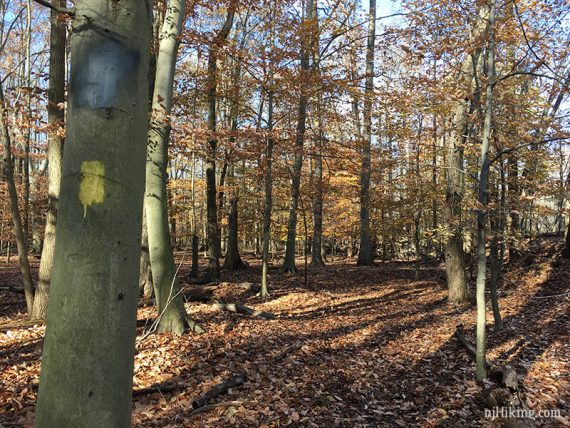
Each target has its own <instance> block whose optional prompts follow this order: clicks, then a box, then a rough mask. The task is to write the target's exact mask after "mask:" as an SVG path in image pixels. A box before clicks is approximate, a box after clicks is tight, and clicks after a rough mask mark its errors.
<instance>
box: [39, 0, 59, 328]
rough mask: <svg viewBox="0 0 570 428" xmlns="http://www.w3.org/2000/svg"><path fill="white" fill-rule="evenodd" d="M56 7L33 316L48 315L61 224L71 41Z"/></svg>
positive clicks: (51, 18)
mask: <svg viewBox="0 0 570 428" xmlns="http://www.w3.org/2000/svg"><path fill="white" fill-rule="evenodd" d="M66 3H67V2H66V0H57V1H56V2H55V4H56V5H57V6H60V7H66V6H67V4H66ZM58 15H59V14H58V13H57V12H56V11H54V10H52V11H51V14H50V24H51V30H50V58H49V84H48V85H49V87H48V107H47V110H48V124H49V127H50V130H49V135H48V212H47V217H46V227H45V232H44V242H43V247H42V256H41V260H40V269H39V278H38V283H37V286H36V293H35V296H34V307H33V310H32V318H33V319H41V318H45V317H46V316H47V307H48V298H49V286H50V281H51V270H52V266H53V256H54V252H55V230H56V224H57V203H58V200H59V187H60V183H61V158H62V156H63V138H62V136H61V135H60V134H61V128H62V126H63V124H64V120H65V113H64V110H63V108H62V106H63V103H64V101H65V66H66V62H65V44H66V40H67V35H66V28H65V22H63V21H62V20H61V19H59V18H58Z"/></svg>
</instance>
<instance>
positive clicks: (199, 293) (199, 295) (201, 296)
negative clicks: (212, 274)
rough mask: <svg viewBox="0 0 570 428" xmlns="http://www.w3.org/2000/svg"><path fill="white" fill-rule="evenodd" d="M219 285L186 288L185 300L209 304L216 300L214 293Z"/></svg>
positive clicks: (184, 291)
mask: <svg viewBox="0 0 570 428" xmlns="http://www.w3.org/2000/svg"><path fill="white" fill-rule="evenodd" d="M218 288H219V285H203V286H200V287H185V288H184V290H183V293H184V298H185V299H186V301H190V302H209V301H210V300H212V299H213V298H214V291H215V290H216V289H218Z"/></svg>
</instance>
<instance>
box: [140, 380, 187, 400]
mask: <svg viewBox="0 0 570 428" xmlns="http://www.w3.org/2000/svg"><path fill="white" fill-rule="evenodd" d="M187 387H188V385H186V384H178V383H167V384H164V385H157V384H155V385H151V386H149V387H148V388H141V389H133V397H139V396H141V395H148V394H154V393H155V392H158V393H161V394H164V393H165V392H175V391H180V390H181V389H186V388H187Z"/></svg>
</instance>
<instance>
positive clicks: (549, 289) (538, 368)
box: [0, 249, 570, 427]
mask: <svg viewBox="0 0 570 428" xmlns="http://www.w3.org/2000/svg"><path fill="white" fill-rule="evenodd" d="M541 250H542V251H541V253H543V254H546V255H545V256H542V257H538V256H537V257H534V258H532V262H531V263H530V264H529V263H528V260H527V261H526V263H525V261H523V262H522V263H520V264H518V265H516V266H515V265H513V266H511V267H510V270H509V272H508V274H507V275H506V276H505V279H504V282H503V286H502V288H501V302H500V303H501V305H502V308H503V316H504V319H505V325H506V329H505V330H504V331H503V332H500V333H495V332H493V331H491V330H490V331H489V355H488V357H489V359H492V360H494V361H495V362H497V363H502V364H504V363H510V364H512V365H513V366H514V367H515V368H516V369H517V372H518V373H519V374H521V375H522V376H524V384H525V388H526V391H527V394H528V399H529V404H530V406H531V407H532V408H533V409H537V410H538V409H561V411H562V417H561V418H559V419H548V420H546V419H545V420H538V421H537V422H538V424H539V425H542V426H567V425H568V424H569V423H570V422H569V410H570V409H569V403H570V384H569V382H568V379H570V373H569V368H570V365H569V352H568V351H569V349H568V343H569V340H568V339H569V337H568V331H569V329H568V327H569V315H568V314H569V313H570V311H569V309H570V298H569V297H568V294H567V293H568V291H569V290H568V279H567V272H568V271H569V270H570V263H569V262H568V261H565V260H563V259H560V258H558V256H557V254H558V253H557V252H555V251H554V250H552V249H551V250H550V252H548V251H544V249H541ZM251 264H252V267H250V268H249V269H248V270H246V271H243V272H239V273H237V274H226V275H225V278H224V280H225V281H227V283H225V284H224V285H223V286H221V287H220V288H219V289H218V290H217V291H216V297H217V298H219V299H221V300H224V301H228V302H231V301H240V302H242V303H244V304H247V305H248V306H251V307H254V308H256V309H262V310H265V311H271V312H274V313H275V314H276V315H277V319H276V320H271V321H265V320H260V319H253V318H249V317H242V316H240V315H236V314H233V313H228V312H220V311H217V310H215V309H214V308H213V307H212V306H211V305H208V304H202V303H187V309H188V311H189V312H190V313H191V315H192V317H193V318H194V319H197V320H198V321H199V322H200V323H201V324H202V325H203V326H204V327H206V328H207V333H205V334H203V335H199V336H197V335H190V334H187V335H183V336H180V337H175V336H174V337H173V336H168V335H164V334H156V335H151V336H149V337H148V338H146V339H144V340H142V341H140V342H139V343H138V344H137V354H136V359H135V376H134V389H135V390H140V389H142V388H148V387H150V386H156V387H158V390H157V392H155V393H150V394H145V395H140V396H136V397H135V398H134V399H133V425H134V426H148V427H159V426H160V427H162V426H188V427H194V426H195V427H198V426H200V427H202V426H226V425H228V426H231V425H235V426H266V427H269V426H307V427H316V426H319V427H334V426H351V427H353V426H402V427H405V426H428V427H429V426H465V427H467V426H469V427H471V426H493V423H492V422H490V421H489V420H485V419H484V418H483V409H484V405H483V403H482V400H481V389H482V385H479V384H477V383H476V382H475V381H474V363H473V361H472V359H471V357H469V356H468V355H467V354H466V352H465V351H464V350H463V349H462V348H461V347H460V346H459V345H458V344H457V342H456V341H455V339H454V338H453V333H454V330H455V326H456V325H457V324H459V323H462V324H464V325H465V326H466V329H467V331H473V326H474V319H475V316H474V309H473V308H472V307H471V306H469V305H463V306H450V305H448V304H447V302H446V290H445V288H444V284H445V277H444V273H443V270H442V267H441V266H427V265H426V266H422V270H421V273H420V278H419V279H418V280H415V279H414V270H413V265H412V264H407V263H386V264H381V265H378V266H375V267H370V268H357V267H355V266H354V265H353V263H351V262H350V261H348V260H339V261H336V262H333V263H330V264H329V265H328V266H327V267H324V268H309V269H310V270H309V284H308V285H307V286H306V287H305V286H304V285H303V281H302V278H301V277H298V276H282V275H281V274H280V273H279V272H278V271H277V268H275V269H274V270H272V271H271V277H270V279H271V285H272V289H271V296H270V298H269V299H268V300H267V301H260V300H259V299H258V298H257V297H255V295H254V293H253V292H251V291H248V290H245V289H244V288H242V287H239V286H237V285H235V284H237V283H239V282H242V281H251V282H255V281H256V280H257V278H258V277H259V266H258V265H256V264H255V262H253V261H252V262H251ZM15 272H16V271H15V269H14V267H11V268H9V269H7V268H4V269H3V270H2V277H1V281H2V283H1V284H2V286H6V285H7V284H8V285H9V284H10V283H17V282H18V280H17V274H16V273H15ZM1 293H2V302H3V303H2V310H3V312H2V320H1V321H2V322H3V323H4V322H8V321H14V320H16V319H20V318H21V319H23V317H24V314H23V311H24V306H23V304H22V302H23V299H22V296H20V295H19V294H16V293H14V291H11V290H2V291H1ZM564 293H566V294H564ZM552 296H556V297H552ZM138 316H139V334H142V333H143V331H144V329H145V327H144V325H145V320H146V319H148V318H152V317H153V316H154V311H153V308H152V307H147V308H141V309H140V310H139V315H138ZM488 324H489V325H490V326H491V325H492V316H491V314H490V311H489V318H488ZM146 328H148V325H147V326H146ZM43 332H44V327H42V326H34V327H28V328H15V329H11V330H8V331H4V332H2V333H0V372H1V375H0V422H2V423H3V424H4V425H5V426H31V424H32V421H33V411H34V402H35V397H36V392H37V384H38V376H39V358H40V355H41V346H42V337H43ZM139 337H140V336H139ZM471 340H473V337H471ZM242 372H246V373H247V381H246V382H245V384H244V385H243V386H241V387H239V388H235V389H233V390H230V392H229V394H228V395H226V396H224V397H219V398H217V399H216V400H214V401H213V402H212V403H214V404H218V405H217V406H215V407H213V408H210V409H209V410H208V411H205V412H202V413H193V412H192V400H193V399H194V398H196V397H198V396H199V395H200V394H202V393H204V392H205V391H207V390H208V389H209V388H211V387H212V386H214V385H216V384H217V383H219V382H221V381H223V380H224V379H226V378H228V377H230V376H232V375H235V374H239V373H242ZM169 385H177V386H179V387H180V388H179V389H177V390H175V391H166V389H165V391H164V392H162V391H160V388H161V387H166V386H169Z"/></svg>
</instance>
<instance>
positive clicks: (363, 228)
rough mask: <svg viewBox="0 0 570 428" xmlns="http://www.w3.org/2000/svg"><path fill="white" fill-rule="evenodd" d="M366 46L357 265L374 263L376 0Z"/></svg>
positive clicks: (371, 6) (370, 16) (370, 14)
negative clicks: (372, 186) (372, 185)
mask: <svg viewBox="0 0 570 428" xmlns="http://www.w3.org/2000/svg"><path fill="white" fill-rule="evenodd" d="M369 6H370V9H369V15H368V40H367V46H366V83H365V89H364V97H365V98H364V111H363V115H364V138H363V140H364V141H363V147H362V167H361V171H360V247H359V250H358V260H357V265H359V266H371V265H372V264H373V263H374V257H373V255H372V245H371V241H370V150H371V145H372V97H373V96H374V42H375V40H376V0H370V4H369Z"/></svg>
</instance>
